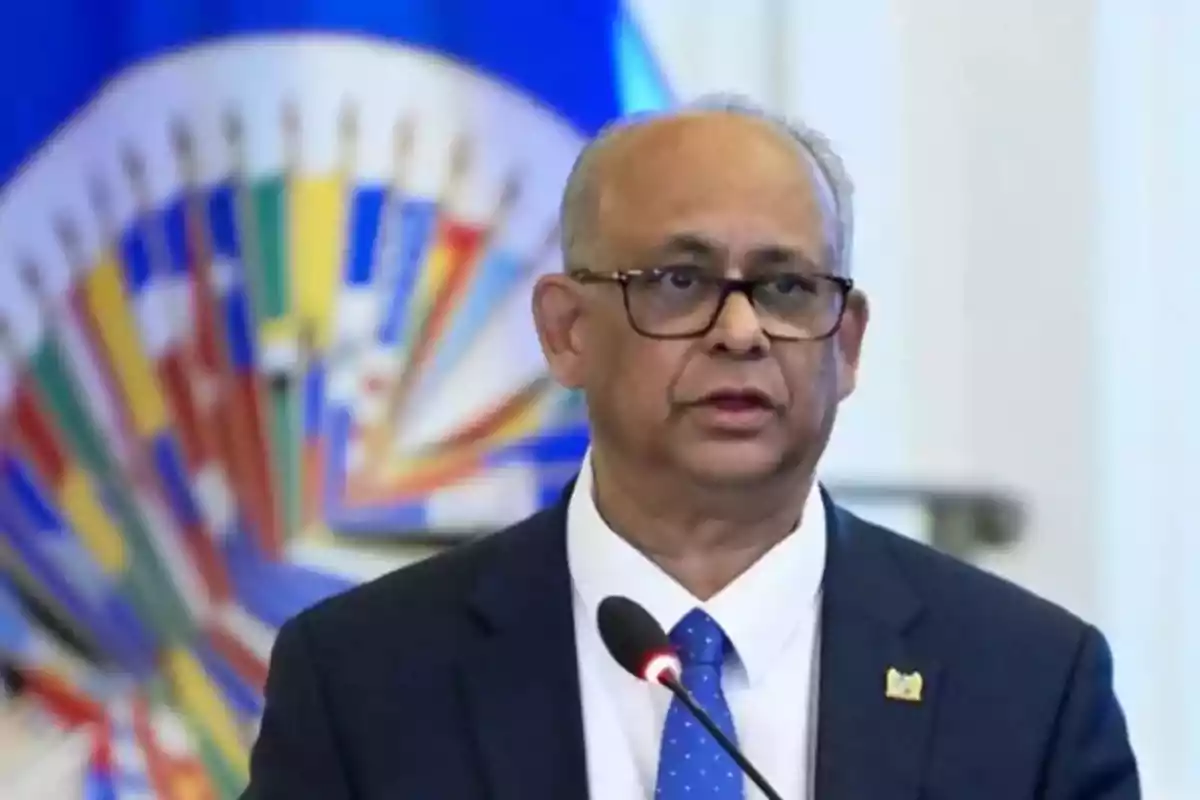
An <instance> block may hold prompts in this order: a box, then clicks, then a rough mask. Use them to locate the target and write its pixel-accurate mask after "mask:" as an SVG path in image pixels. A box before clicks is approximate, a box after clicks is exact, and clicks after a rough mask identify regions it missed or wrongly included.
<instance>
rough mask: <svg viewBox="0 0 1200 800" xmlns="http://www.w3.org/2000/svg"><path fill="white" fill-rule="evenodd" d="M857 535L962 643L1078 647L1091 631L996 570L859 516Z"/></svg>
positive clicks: (855, 520)
mask: <svg viewBox="0 0 1200 800" xmlns="http://www.w3.org/2000/svg"><path fill="white" fill-rule="evenodd" d="M842 513H845V514H847V516H849V517H850V518H851V519H852V520H853V526H854V535H856V536H861V537H864V538H865V539H867V540H868V542H869V543H870V544H871V546H873V547H877V548H880V549H882V550H885V551H886V552H887V553H888V556H889V557H890V559H891V561H892V562H893V563H894V564H895V566H896V568H897V569H898V570H899V571H900V573H901V574H902V575H903V576H904V579H905V582H906V583H907V584H908V585H909V586H910V587H911V589H912V590H913V592H914V593H915V594H916V595H917V597H919V598H920V601H921V605H922V607H923V609H924V612H925V615H926V617H927V618H928V619H929V620H931V621H932V622H933V623H934V624H935V625H937V626H938V627H940V628H943V629H944V630H945V632H946V633H947V634H949V635H952V636H954V637H956V638H959V639H960V640H962V641H963V642H971V641H975V640H978V639H987V640H988V641H989V642H990V646H989V647H988V648H987V649H988V650H994V649H996V648H1009V649H1015V648H1022V649H1024V648H1029V647H1052V648H1054V649H1055V650H1060V651H1061V650H1062V649H1064V648H1065V649H1068V650H1070V649H1074V648H1076V647H1078V646H1079V644H1080V643H1081V642H1082V640H1083V639H1084V637H1085V635H1087V634H1088V633H1089V632H1091V631H1093V630H1094V629H1093V628H1092V626H1091V625H1089V624H1088V623H1087V622H1086V621H1084V620H1083V619H1082V618H1080V617H1079V616H1077V615H1076V614H1075V613H1073V612H1071V611H1069V610H1067V609H1066V608H1064V607H1062V606H1060V605H1058V604H1056V603H1054V602H1052V601H1050V600H1048V599H1046V598H1044V597H1041V596H1040V595H1038V594H1036V593H1034V592H1032V591H1030V590H1029V589H1026V588H1024V587H1022V586H1019V585H1017V584H1016V583H1014V582H1012V581H1011V580H1008V579H1006V578H1003V577H1001V576H999V575H996V574H994V573H991V572H988V571H987V570H985V569H982V568H980V567H978V566H975V565H973V564H969V563H967V562H965V561H962V560H960V559H958V558H956V557H954V556H951V555H949V554H947V553H944V552H942V551H939V550H937V549H935V548H933V547H930V546H929V545H926V544H924V543H921V542H918V541H916V540H914V539H911V538H909V537H906V536H903V535H902V534H899V533H896V532H895V531H892V530H889V529H888V528H884V527H882V526H880V525H876V524H874V523H872V522H868V521H866V520H863V519H860V518H858V517H855V516H854V515H852V514H849V513H848V512H842Z"/></svg>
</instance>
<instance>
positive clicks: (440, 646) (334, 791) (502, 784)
mask: <svg viewBox="0 0 1200 800" xmlns="http://www.w3.org/2000/svg"><path fill="white" fill-rule="evenodd" d="M826 502H827V503H828V499H826ZM829 510H830V514H829V515H828V517H829V520H830V525H829V531H828V536H829V546H828V549H827V553H828V555H827V563H826V569H825V578H824V608H823V611H822V626H823V627H822V638H821V653H820V698H819V721H818V733H817V761H816V768H815V769H816V794H817V798H818V800H915V798H927V799H928V800H1024V799H1025V798H1039V799H1040V800H1133V798H1138V797H1140V791H1139V788H1138V776H1137V768H1136V766H1135V762H1134V757H1133V754H1132V752H1131V750H1130V746H1129V743H1128V738H1127V735H1126V729H1125V722H1124V720H1123V715H1122V712H1121V710H1120V707H1119V705H1118V703H1117V700H1116V698H1115V697H1114V694H1113V686H1112V666H1111V658H1110V654H1109V649H1108V646H1107V644H1106V643H1105V640H1104V638H1103V637H1102V636H1101V634H1100V633H1099V632H1098V631H1097V630H1096V629H1095V628H1092V627H1090V626H1089V625H1087V624H1085V623H1084V622H1082V621H1080V620H1079V619H1077V618H1075V617H1074V616H1072V615H1070V614H1068V613H1067V612H1065V611H1063V610H1061V609H1059V608H1057V607H1055V606H1053V605H1051V604H1049V603H1047V602H1045V601H1042V600H1039V599H1037V598H1036V597H1034V596H1032V595H1030V594H1028V593H1027V592H1025V591H1023V590H1021V589H1019V588H1016V587H1015V586H1013V585H1011V584H1009V583H1006V582H1004V581H1002V580H999V579H997V578H995V577H992V576H990V575H988V574H985V573H984V572H982V571H979V570H977V569H975V568H972V567H970V566H967V565H965V564H962V563H960V562H958V561H955V560H953V559H951V558H949V557H947V556H944V555H942V554H939V553H937V552H935V551H933V550H931V549H929V548H927V547H924V546H921V545H919V544H917V543H914V542H912V541H910V540H908V539H905V538H903V537H901V536H899V535H897V534H894V533H892V532H890V531H887V530H884V529H882V528H879V527H877V526H875V525H872V524H869V523H867V522H864V521H863V520H860V519H858V518H857V517H855V516H853V515H852V514H850V513H849V512H847V511H845V510H844V509H841V508H839V507H836V506H833V505H832V504H829ZM565 523H566V503H565V501H564V502H563V503H560V504H559V505H557V506H556V507H553V508H550V509H548V510H546V511H544V512H541V513H539V514H536V515H534V516H533V517H530V518H529V519H527V520H525V521H523V522H521V523H519V524H517V525H515V526H513V527H511V528H508V529H507V530H504V531H501V532H499V533H497V534H494V535H492V536H489V537H487V538H485V539H482V540H480V541H478V542H475V543H472V544H469V545H464V546H461V547H459V548H455V549H453V550H451V551H449V552H447V553H445V554H442V555H439V556H435V557H433V558H431V559H429V560H426V561H423V562H421V563H418V564H415V565H413V566H411V567H407V568H405V569H402V570H399V571H397V572H394V573H392V574H390V575H388V576H386V577H383V578H381V579H379V580H377V581H375V582H373V583H370V584H367V585H365V586H363V587H360V588H356V589H354V590H352V591H350V592H349V593H347V594H344V595H341V596H339V597H336V598H333V599H331V600H328V601H326V602H324V603H322V604H320V605H318V606H316V607H314V608H312V609H310V610H308V611H306V612H304V613H303V614H301V615H299V616H298V617H296V618H294V619H293V620H291V621H290V622H288V623H287V624H286V625H285V626H284V627H283V629H282V630H281V631H280V634H279V637H278V640H277V642H276V645H275V649H274V652H273V654H272V658H271V665H270V677H269V679H268V683H267V690H266V697H267V704H266V710H265V713H264V716H263V722H262V728H261V732H260V734H259V738H258V741H257V743H256V745H255V747H254V750H253V753H252V757H251V785H250V788H249V789H248V791H247V793H246V795H245V798H247V799H253V800H306V799H307V798H312V800H351V798H353V799H354V800H384V799H385V798H386V800H484V798H488V799H489V800H584V799H585V798H587V774H586V769H587V767H586V763H585V751H584V741H583V730H582V719H581V710H580V697H579V685H578V672H577V665H576V657H575V642H574V625H573V618H572V594H571V583H570V577H569V575H568V571H567V561H566V548H565V540H566V536H565ZM891 668H895V669H897V670H899V671H901V672H904V673H913V672H919V673H920V674H921V676H922V678H923V687H922V692H921V698H920V701H919V702H906V701H902V700H896V699H889V697H888V696H887V693H886V691H885V689H886V673H887V672H888V670H889V669H891ZM591 800H631V799H630V798H592V799H591ZM785 800H793V799H792V798H785ZM795 800H800V798H796V799H795Z"/></svg>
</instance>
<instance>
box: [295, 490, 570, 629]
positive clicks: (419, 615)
mask: <svg viewBox="0 0 1200 800" xmlns="http://www.w3.org/2000/svg"><path fill="white" fill-rule="evenodd" d="M548 513H549V512H548V511H542V512H538V513H536V514H533V515H532V516H530V517H527V518H525V519H523V520H521V521H519V522H517V523H515V524H513V525H511V526H509V527H507V528H504V529H502V530H499V531H497V532H495V533H491V534H487V535H485V536H481V537H480V538H478V539H474V540H471V541H467V542H463V543H461V544H455V545H451V546H448V547H447V548H446V549H445V550H442V551H441V552H438V553H435V554H434V555H431V556H428V557H426V558H423V559H421V560H419V561H416V562H414V563H412V564H408V565H406V566H403V567H400V568H399V569H396V570H394V571H392V572H389V573H387V574H386V575H383V576H381V577H379V578H376V579H374V580H371V581H368V582H367V583H364V584H362V585H360V586H356V587H354V588H352V589H348V590H347V591H345V592H342V593H340V594H337V595H335V596H333V597H330V598H327V599H325V600H323V601H321V602H319V603H316V604H315V605H313V606H312V607H310V608H308V609H306V610H305V611H303V612H301V613H300V614H299V615H298V616H297V617H296V622H297V624H302V625H303V626H304V627H305V628H306V629H307V630H308V631H310V633H311V635H313V636H315V637H318V638H324V639H328V638H334V639H338V640H347V641H359V642H361V641H364V637H370V636H372V635H378V634H379V632H380V631H381V630H387V631H388V636H390V637H398V636H400V637H413V636H416V637H418V638H420V637H421V634H422V632H423V631H427V632H428V633H429V634H430V635H433V634H436V633H437V632H438V631H439V630H441V631H445V630H451V629H452V628H453V627H454V626H453V625H450V624H449V623H452V622H453V621H454V619H455V618H461V617H462V616H463V612H464V610H465V608H466V605H467V603H468V601H469V599H470V597H471V594H472V593H473V591H474V590H475V587H476V585H477V584H478V581H479V578H480V576H481V574H482V573H483V572H484V571H485V570H486V569H487V568H488V567H489V565H491V564H493V563H495V562H496V560H497V559H498V558H500V557H501V556H502V554H504V553H505V551H506V550H508V549H509V548H512V547H515V546H518V544H519V543H520V542H521V541H522V540H525V539H528V538H529V537H530V536H533V535H537V534H538V533H539V532H540V531H543V530H544V529H545V526H546V525H548V524H550V521H549V520H548V519H547V516H548Z"/></svg>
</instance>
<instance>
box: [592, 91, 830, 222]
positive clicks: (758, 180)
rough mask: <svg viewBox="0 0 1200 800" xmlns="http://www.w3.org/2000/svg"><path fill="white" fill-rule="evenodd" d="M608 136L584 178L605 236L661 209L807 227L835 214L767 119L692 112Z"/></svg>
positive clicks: (805, 160)
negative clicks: (727, 212)
mask: <svg viewBox="0 0 1200 800" xmlns="http://www.w3.org/2000/svg"><path fill="white" fill-rule="evenodd" d="M609 137H610V138H607V140H606V141H604V142H603V143H601V144H600V147H601V148H602V149H601V151H600V152H599V153H598V154H597V156H598V157H597V161H596V162H595V163H594V164H593V167H594V170H595V172H594V174H593V175H592V176H591V177H592V180H593V181H594V183H593V191H594V192H595V200H596V201H597V203H596V207H595V208H596V211H597V212H598V220H597V222H598V223H599V224H600V225H601V226H602V227H603V228H606V229H607V232H608V234H610V235H611V234H613V233H616V231H617V230H629V229H630V228H631V227H633V228H638V229H642V230H643V231H645V229H646V227H647V226H653V224H654V223H655V222H656V221H659V220H658V217H659V215H660V214H663V213H666V214H668V215H674V213H675V212H688V211H691V210H698V211H703V210H705V209H711V208H713V207H720V206H724V207H725V208H729V207H735V208H737V209H738V210H739V211H742V212H746V213H751V212H755V211H757V212H758V213H760V214H764V215H766V216H768V217H775V218H776V219H781V218H787V219H788V220H789V221H790V222H793V223H795V224H797V225H800V226H801V227H804V228H808V229H812V228H813V226H816V227H817V228H818V229H823V228H824V227H825V223H826V222H828V221H832V220H833V219H835V217H836V215H835V214H834V213H833V208H832V205H831V204H829V203H827V202H826V201H825V198H826V196H827V193H826V192H823V191H822V187H821V182H822V180H823V178H822V177H821V176H820V173H819V170H817V169H816V165H815V163H814V162H812V160H811V159H810V158H809V156H808V155H807V153H806V151H805V149H804V146H803V144H802V143H801V142H799V141H797V140H796V139H794V138H793V137H792V136H791V135H790V134H789V133H788V132H787V131H786V130H782V129H781V128H780V127H779V126H778V125H775V124H773V123H771V122H769V121H767V120H762V119H759V118H756V117H752V116H749V115H746V114H736V113H729V112H708V111H706V112H693V113H687V114H680V115H676V116H670V117H659V118H654V119H651V120H646V121H640V122H636V123H634V124H631V125H628V126H626V127H623V128H620V129H618V130H616V131H614V132H611V133H610V134H609ZM645 232H647V233H651V232H650V231H645ZM663 233H665V231H664V232H663ZM822 238H825V239H826V241H829V239H828V236H827V235H826V236H823V237H822Z"/></svg>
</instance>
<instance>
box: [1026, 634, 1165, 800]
mask: <svg viewBox="0 0 1200 800" xmlns="http://www.w3.org/2000/svg"><path fill="white" fill-rule="evenodd" d="M1043 774H1044V776H1045V780H1044V784H1043V785H1044V788H1045V791H1044V792H1043V793H1042V795H1041V796H1042V797H1043V798H1044V800H1140V798H1141V796H1142V795H1141V789H1140V786H1139V779H1138V769H1137V762H1136V760H1135V758H1134V755H1133V749H1132V747H1131V746H1130V743H1129V735H1128V732H1127V730H1126V726H1125V715H1124V712H1123V711H1122V710H1121V706H1120V704H1119V703H1118V701H1117V697H1116V694H1115V692H1114V689H1113V667H1112V653H1111V651H1110V650H1109V646H1108V642H1107V641H1105V639H1104V636H1103V634H1101V633H1100V632H1099V631H1098V630H1096V629H1095V628H1092V627H1089V628H1088V629H1087V633H1086V634H1085V635H1084V637H1083V641H1082V643H1081V644H1080V647H1079V651H1078V652H1077V654H1076V658H1075V667H1074V669H1073V670H1072V673H1071V680H1070V682H1069V684H1068V686H1067V689H1066V694H1065V696H1064V699H1063V704H1062V707H1061V709H1060V712H1059V717H1058V724H1057V726H1056V735H1055V737H1054V739H1053V741H1052V742H1051V746H1050V754H1049V757H1048V760H1047V763H1046V767H1045V772H1044V773H1043Z"/></svg>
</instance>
